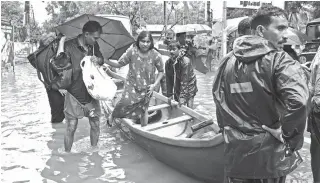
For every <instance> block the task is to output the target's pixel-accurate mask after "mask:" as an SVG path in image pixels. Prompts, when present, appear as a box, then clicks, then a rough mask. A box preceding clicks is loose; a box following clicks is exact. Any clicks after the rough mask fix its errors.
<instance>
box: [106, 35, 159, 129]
mask: <svg viewBox="0 0 320 183" xmlns="http://www.w3.org/2000/svg"><path fill="white" fill-rule="evenodd" d="M153 47H154V44H153V38H152V36H151V33H150V32H148V31H142V32H141V33H140V34H139V36H138V38H137V41H136V46H134V47H132V48H129V49H128V50H127V52H126V53H125V54H124V55H122V57H121V58H120V60H119V61H118V62H114V61H110V60H107V61H106V63H107V64H109V65H111V66H113V67H116V68H120V67H123V66H125V65H127V64H129V71H128V75H127V79H126V81H125V86H124V91H123V93H122V98H121V100H120V101H119V102H118V103H117V105H116V106H115V108H114V111H113V112H112V114H111V115H110V117H109V123H111V122H112V120H113V118H129V119H135V120H138V119H140V122H141V126H145V125H147V124H148V106H149V101H150V98H151V95H152V92H153V91H154V89H155V87H156V86H158V85H159V83H160V80H161V78H162V77H163V70H164V69H163V68H164V67H163V63H162V59H161V55H160V54H159V53H158V52H157V51H156V50H155V49H153ZM156 69H157V70H158V75H157V76H156V74H155V71H156ZM137 122H139V120H138V121H137Z"/></svg>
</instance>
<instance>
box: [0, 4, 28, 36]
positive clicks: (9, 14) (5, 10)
mask: <svg viewBox="0 0 320 183" xmlns="http://www.w3.org/2000/svg"><path fill="white" fill-rule="evenodd" d="M1 17H3V18H6V19H8V20H10V21H11V24H12V25H14V26H15V31H14V37H15V39H19V40H20V37H21V31H19V30H20V29H19V28H22V26H23V3H22V2H20V1H1Z"/></svg>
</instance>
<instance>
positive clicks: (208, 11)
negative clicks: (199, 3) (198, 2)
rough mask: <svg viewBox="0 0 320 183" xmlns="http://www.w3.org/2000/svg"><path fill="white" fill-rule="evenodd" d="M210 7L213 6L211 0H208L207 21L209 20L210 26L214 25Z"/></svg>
mask: <svg viewBox="0 0 320 183" xmlns="http://www.w3.org/2000/svg"><path fill="white" fill-rule="evenodd" d="M210 7H211V4H210V1H207V2H206V11H207V13H206V15H207V19H206V21H207V22H208V25H209V27H212V23H211V13H210Z"/></svg>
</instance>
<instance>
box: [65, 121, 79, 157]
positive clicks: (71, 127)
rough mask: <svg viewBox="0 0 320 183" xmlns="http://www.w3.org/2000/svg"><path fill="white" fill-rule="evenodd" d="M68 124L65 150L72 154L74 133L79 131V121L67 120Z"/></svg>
mask: <svg viewBox="0 0 320 183" xmlns="http://www.w3.org/2000/svg"><path fill="white" fill-rule="evenodd" d="M66 124H67V129H66V134H65V136H64V150H65V151H66V152H70V151H71V148H72V144H73V140H74V133H75V132H76V130H77V126H78V119H76V118H74V119H72V118H68V117H67V118H66Z"/></svg>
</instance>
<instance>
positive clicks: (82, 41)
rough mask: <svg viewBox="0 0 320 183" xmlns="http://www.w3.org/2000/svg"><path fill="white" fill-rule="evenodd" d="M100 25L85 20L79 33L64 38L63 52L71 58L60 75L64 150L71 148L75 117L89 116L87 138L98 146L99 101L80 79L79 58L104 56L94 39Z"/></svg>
mask: <svg viewBox="0 0 320 183" xmlns="http://www.w3.org/2000/svg"><path fill="white" fill-rule="evenodd" d="M101 31H102V28H101V25H100V24H99V23H98V22H96V21H88V22H87V23H86V24H85V25H84V26H83V28H82V34H80V35H79V36H77V37H76V38H73V39H71V40H68V41H66V42H65V45H64V47H65V50H66V51H65V53H66V55H68V57H69V58H70V62H71V64H72V72H67V74H66V73H65V75H64V76H63V77H62V78H63V79H62V80H63V81H61V82H62V83H64V86H63V89H66V90H67V91H68V93H67V94H66V96H65V102H64V113H65V120H66V124H67V130H66V134H65V138H64V147H65V151H66V152H70V151H71V147H72V144H73V140H74V133H75V131H76V129H77V125H78V119H81V118H83V117H88V118H89V123H90V127H91V129H90V142H91V145H92V146H94V147H95V146H97V144H98V140H99V134H100V121H99V117H100V116H101V111H100V104H99V101H97V100H95V99H93V98H92V97H91V95H90V94H89V93H88V91H87V88H86V86H85V84H84V82H83V79H82V70H81V68H80V62H81V60H82V59H83V58H84V57H85V56H92V57H91V60H92V61H93V62H97V63H98V64H100V65H102V64H103V56H102V54H101V52H100V48H99V45H98V43H97V39H99V38H100V34H101Z"/></svg>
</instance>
